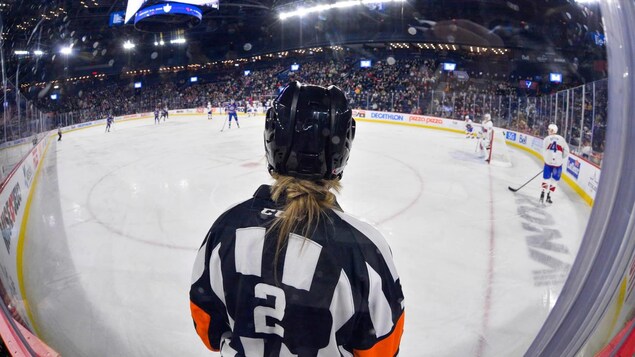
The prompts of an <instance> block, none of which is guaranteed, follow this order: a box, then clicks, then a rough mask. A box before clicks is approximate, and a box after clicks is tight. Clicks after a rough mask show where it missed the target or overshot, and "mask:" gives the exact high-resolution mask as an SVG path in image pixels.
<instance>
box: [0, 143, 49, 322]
mask: <svg viewBox="0 0 635 357" xmlns="http://www.w3.org/2000/svg"><path fill="white" fill-rule="evenodd" d="M48 142H49V139H45V140H41V141H40V143H39V144H38V145H37V146H35V147H33V150H31V152H30V153H29V154H28V155H27V156H26V157H25V158H24V160H23V161H22V162H21V163H20V165H19V166H18V167H17V169H16V170H15V171H14V172H13V175H11V176H10V177H8V178H7V181H5V182H4V184H3V186H2V187H1V188H0V230H1V232H2V243H3V244H0V246H1V247H0V282H1V283H2V286H3V287H4V289H5V290H6V292H7V294H8V296H4V297H3V298H4V299H5V300H6V299H11V300H12V301H5V304H6V303H9V302H10V303H11V304H10V306H12V307H14V309H15V311H12V312H17V313H18V315H20V317H21V318H22V320H23V321H25V322H27V323H28V321H29V319H28V318H27V314H26V310H25V308H24V306H23V305H22V304H21V303H20V301H22V300H24V296H22V292H21V291H19V289H20V288H19V282H18V272H17V253H18V249H17V247H18V241H19V239H20V228H21V226H22V221H23V219H24V217H25V212H26V205H27V199H28V197H29V192H30V190H31V186H32V184H33V180H34V179H35V173H36V171H37V168H38V166H39V165H40V162H41V160H42V156H43V155H44V151H45V149H46V145H47V143H48ZM13 300H15V301H13ZM29 327H30V328H32V327H31V326H29Z"/></svg>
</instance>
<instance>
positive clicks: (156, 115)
mask: <svg viewBox="0 0 635 357" xmlns="http://www.w3.org/2000/svg"><path fill="white" fill-rule="evenodd" d="M154 123H155V124H159V123H161V120H160V119H159V107H156V108H154Z"/></svg>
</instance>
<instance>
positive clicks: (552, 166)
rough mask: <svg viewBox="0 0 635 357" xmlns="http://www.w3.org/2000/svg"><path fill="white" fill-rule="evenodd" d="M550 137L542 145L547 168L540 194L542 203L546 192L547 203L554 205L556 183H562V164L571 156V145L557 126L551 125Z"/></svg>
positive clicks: (543, 175) (544, 172)
mask: <svg viewBox="0 0 635 357" xmlns="http://www.w3.org/2000/svg"><path fill="white" fill-rule="evenodd" d="M548 131H549V135H548V136H547V137H546V138H544V140H543V143H542V149H543V150H542V157H543V159H544V160H545V168H544V171H543V173H542V178H543V181H542V192H541V193H540V203H543V202H544V199H545V192H547V203H553V201H552V200H551V194H552V193H554V192H555V191H556V182H558V181H560V176H561V175H562V164H564V161H565V160H566V159H567V157H568V156H569V145H568V144H567V142H566V140H564V138H563V137H562V136H560V135H557V133H558V126H557V125H556V124H549V127H548Z"/></svg>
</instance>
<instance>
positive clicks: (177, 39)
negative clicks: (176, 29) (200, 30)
mask: <svg viewBox="0 0 635 357" xmlns="http://www.w3.org/2000/svg"><path fill="white" fill-rule="evenodd" d="M170 43H172V44H181V43H185V39H184V38H175V39H174V40H170Z"/></svg>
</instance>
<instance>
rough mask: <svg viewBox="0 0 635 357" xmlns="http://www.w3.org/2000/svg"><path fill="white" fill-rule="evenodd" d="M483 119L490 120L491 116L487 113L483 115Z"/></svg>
mask: <svg viewBox="0 0 635 357" xmlns="http://www.w3.org/2000/svg"><path fill="white" fill-rule="evenodd" d="M483 118H484V121H489V120H492V116H491V115H490V114H489V113H487V114H485V115H484V116H483Z"/></svg>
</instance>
